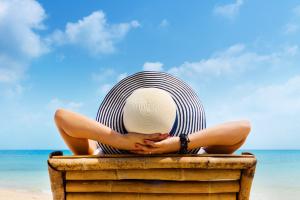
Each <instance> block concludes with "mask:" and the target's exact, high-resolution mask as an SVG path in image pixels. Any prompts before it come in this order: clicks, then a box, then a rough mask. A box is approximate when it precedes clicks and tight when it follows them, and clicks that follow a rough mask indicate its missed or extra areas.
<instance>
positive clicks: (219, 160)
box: [49, 157, 256, 170]
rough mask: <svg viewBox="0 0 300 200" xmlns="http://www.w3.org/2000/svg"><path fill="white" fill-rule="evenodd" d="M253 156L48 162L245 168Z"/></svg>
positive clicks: (72, 166)
mask: <svg viewBox="0 0 300 200" xmlns="http://www.w3.org/2000/svg"><path fill="white" fill-rule="evenodd" d="M255 162H256V159H255V158H253V157H247V158H244V157H225V158H223V157H131V158H77V159H71V158H66V159H62V158H55V157H53V158H50V159H49V163H50V164H51V166H53V167H54V168H55V169H57V170H104V169H151V168H195V169H246V168H249V167H251V166H253V163H255Z"/></svg>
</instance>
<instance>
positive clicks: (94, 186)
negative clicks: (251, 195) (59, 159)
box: [66, 180, 240, 193]
mask: <svg viewBox="0 0 300 200" xmlns="http://www.w3.org/2000/svg"><path fill="white" fill-rule="evenodd" d="M239 189H240V186H239V182H238V181H210V182H199V181H185V182H182V181H138V180H131V181H67V183H66V192H126V193H127V192H129V193H131V192H132V193H224V192H238V191H239Z"/></svg>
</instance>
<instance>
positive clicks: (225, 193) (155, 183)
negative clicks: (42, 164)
mask: <svg viewBox="0 0 300 200" xmlns="http://www.w3.org/2000/svg"><path fill="white" fill-rule="evenodd" d="M255 166H256V158H255V156H254V155H252V154H249V153H244V154H242V155H232V154H230V155H224V154H203V155H184V156H181V155H180V156H179V155H178V154H176V155H175V154H168V155H152V156H148V157H141V156H138V155H103V156H63V155H62V153H57V152H56V153H53V154H51V155H50V156H49V159H48V169H49V176H50V181H51V189H52V194H53V199H55V200H83V199H85V200H93V199H101V200H106V199H109V200H114V199H117V200H120V199H121V200H127V199H140V200H151V199H155V200H157V199H158V198H159V199H163V200H164V199H168V200H169V199H172V200H177V199H178V200H179V199H180V200H184V199H188V200H194V199H204V200H205V199H209V200H214V199H218V200H220V199H226V200H231V199H239V200H246V199H249V195H250V189H251V185H252V180H253V177H254V173H255Z"/></svg>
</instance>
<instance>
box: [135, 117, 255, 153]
mask: <svg viewBox="0 0 300 200" xmlns="http://www.w3.org/2000/svg"><path fill="white" fill-rule="evenodd" d="M250 127H251V126H250V123H249V121H246V120H241V121H234V122H227V123H223V124H219V125H216V126H213V127H210V128H207V129H203V130H201V131H198V132H196V133H193V134H191V135H189V139H190V142H189V143H188V150H191V149H194V148H198V147H204V148H205V150H206V151H207V153H232V152H234V151H235V150H236V149H237V148H239V147H240V146H241V145H242V144H243V143H244V141H245V140H246V138H247V136H248V134H249V132H250V130H251V128H250ZM146 143H147V144H148V146H142V145H138V147H139V149H140V150H137V151H133V152H135V153H141V154H149V153H170V152H176V151H179V148H180V140H179V137H170V138H167V139H165V140H163V141H160V142H153V141H150V140H146Z"/></svg>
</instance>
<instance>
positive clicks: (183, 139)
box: [179, 134, 190, 154]
mask: <svg viewBox="0 0 300 200" xmlns="http://www.w3.org/2000/svg"><path fill="white" fill-rule="evenodd" d="M179 138H180V150H179V154H186V153H187V152H188V150H187V148H188V143H189V142H190V140H189V138H188V135H186V134H180V135H179Z"/></svg>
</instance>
